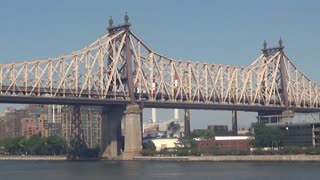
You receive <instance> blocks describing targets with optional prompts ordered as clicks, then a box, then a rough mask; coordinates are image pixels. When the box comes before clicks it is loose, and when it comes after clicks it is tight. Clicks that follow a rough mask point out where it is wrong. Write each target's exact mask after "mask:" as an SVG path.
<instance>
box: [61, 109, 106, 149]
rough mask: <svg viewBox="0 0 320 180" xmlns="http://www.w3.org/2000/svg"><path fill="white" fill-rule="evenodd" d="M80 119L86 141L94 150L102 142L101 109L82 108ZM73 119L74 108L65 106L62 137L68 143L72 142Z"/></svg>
mask: <svg viewBox="0 0 320 180" xmlns="http://www.w3.org/2000/svg"><path fill="white" fill-rule="evenodd" d="M80 112H81V114H80V117H81V122H82V129H83V134H84V140H85V143H86V144H87V146H88V147H90V148H93V147H95V146H97V145H100V142H101V113H102V109H101V107H97V106H81V109H80ZM72 117H73V108H72V106H64V107H63V108H62V120H61V122H62V136H64V137H65V139H66V141H67V142H69V141H70V133H71V121H72Z"/></svg>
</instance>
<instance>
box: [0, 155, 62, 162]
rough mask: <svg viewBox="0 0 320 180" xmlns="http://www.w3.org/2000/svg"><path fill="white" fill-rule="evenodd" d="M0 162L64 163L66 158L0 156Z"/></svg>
mask: <svg viewBox="0 0 320 180" xmlns="http://www.w3.org/2000/svg"><path fill="white" fill-rule="evenodd" d="M0 160H14V161H22V160H31V161H40V160H41V161H64V160H67V157H65V156H0Z"/></svg>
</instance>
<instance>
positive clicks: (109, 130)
mask: <svg viewBox="0 0 320 180" xmlns="http://www.w3.org/2000/svg"><path fill="white" fill-rule="evenodd" d="M124 110H125V109H124V106H116V107H110V106H105V107H103V110H102V123H101V126H102V136H101V142H102V143H101V144H102V150H103V151H102V154H101V157H102V158H103V159H116V158H118V157H119V155H120V149H121V145H122V143H121V120H122V119H123V118H124Z"/></svg>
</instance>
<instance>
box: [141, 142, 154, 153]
mask: <svg viewBox="0 0 320 180" xmlns="http://www.w3.org/2000/svg"><path fill="white" fill-rule="evenodd" d="M142 148H143V151H142V154H143V155H144V156H153V155H155V153H156V146H155V145H154V143H153V142H152V141H151V140H149V141H147V142H145V143H143V144H142Z"/></svg>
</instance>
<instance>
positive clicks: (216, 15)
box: [0, 1, 320, 128]
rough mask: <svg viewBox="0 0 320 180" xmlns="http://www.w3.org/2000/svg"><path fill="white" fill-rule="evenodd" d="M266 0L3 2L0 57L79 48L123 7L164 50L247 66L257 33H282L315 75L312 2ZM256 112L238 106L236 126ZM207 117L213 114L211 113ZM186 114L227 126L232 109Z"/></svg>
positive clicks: (164, 115) (265, 36)
mask: <svg viewBox="0 0 320 180" xmlns="http://www.w3.org/2000/svg"><path fill="white" fill-rule="evenodd" d="M269 3H270V4H276V5H275V6H272V7H270V8H268V9H267V8H265V5H264V3H262V2H256V1H245V2H232V3H231V2H230V1H227V2H211V1H204V2H203V3H197V2H184V4H183V6H181V3H180V2H171V1H162V2H148V1H140V2H138V3H137V2H134V3H133V2H130V1H127V2H125V3H116V2H115V1H109V2H105V1H95V3H94V2H92V3H87V2H86V1H77V4H75V3H71V2H70V1H69V2H63V1H55V2H46V3H43V2H41V1H28V2H20V6H16V5H15V2H13V3H12V2H5V3H3V5H2V6H1V12H0V13H1V17H0V20H1V22H2V23H3V25H4V28H3V29H1V30H0V37H1V39H2V41H1V42H0V48H1V49H2V53H1V54H0V62H1V63H9V62H21V61H27V60H31V59H38V58H46V57H53V56H59V55H61V54H65V53H69V52H71V51H74V50H76V49H79V48H82V47H83V46H85V45H86V44H88V42H91V41H93V40H94V39H96V38H97V37H99V36H101V35H102V34H105V33H106V30H105V29H106V27H107V21H108V19H109V16H113V18H114V21H115V24H118V23H121V22H123V15H124V13H125V11H128V14H129V16H130V22H131V23H132V27H131V28H132V30H133V31H134V32H135V33H137V34H139V36H141V37H142V38H143V39H144V40H145V41H146V43H147V44H148V45H150V47H152V48H153V49H154V50H155V51H157V52H159V53H163V54H166V55H167V56H168V57H172V58H176V59H184V60H189V59H191V60H192V61H204V62H210V63H217V64H231V65H248V64H250V63H251V61H252V60H253V59H255V58H256V57H257V56H259V55H260V54H261V51H260V49H261V48H262V42H263V40H267V41H268V44H269V45H270V46H275V45H277V41H278V39H279V38H280V37H281V38H282V39H283V40H284V45H285V51H286V52H287V54H288V55H289V56H290V57H291V58H292V59H293V61H294V63H295V64H296V65H297V67H298V68H299V69H300V70H301V71H302V72H305V73H306V75H307V76H309V77H310V78H311V79H313V80H316V81H318V82H319V76H317V69H316V67H319V65H320V64H319V63H320V62H318V61H315V59H317V49H319V45H318V43H317V42H319V40H320V39H319V37H318V36H316V35H317V32H318V31H319V28H320V27H319V25H317V24H316V23H315V22H317V19H316V17H317V15H319V12H318V11H317V8H316V7H317V5H318V2H311V3H302V2H299V1H292V3H289V4H288V3H284V2H278V1H270V2H269ZM97 4H99V6H98V7H97V6H96V5H97ZM123 4H126V6H124V5H123ZM146 6H147V7H148V8H144V7H146ZM93 7H94V8H93ZM72 9H74V10H72ZM93 9H95V10H93ZM11 12H16V13H14V14H12V13H11ZM57 12H59V13H57ZM157 12H162V13H157ZM163 12H165V13H163ZM235 15H236V16H235ZM8 42H10V43H8ZM17 51H18V53H17ZM306 62H308V63H306ZM2 107H3V105H2ZM158 116H159V117H158V119H169V118H171V117H173V110H159V111H158ZM255 116H256V115H255V113H252V114H248V113H239V116H238V118H239V123H240V126H239V127H241V125H242V124H245V125H246V126H248V124H250V122H252V121H255ZM150 117H151V115H150V110H146V111H145V113H144V119H149V118H150ZM180 117H183V113H182V112H181V111H180ZM212 117H216V119H214V120H211V118H212ZM191 118H192V119H195V120H194V121H192V120H191V127H192V128H200V127H205V126H206V125H207V124H226V123H227V124H229V127H230V123H231V112H226V111H224V112H221V111H191ZM201 119H203V120H201Z"/></svg>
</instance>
